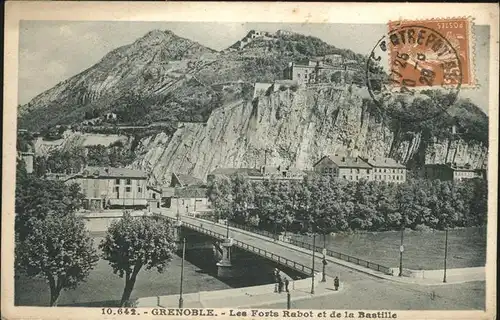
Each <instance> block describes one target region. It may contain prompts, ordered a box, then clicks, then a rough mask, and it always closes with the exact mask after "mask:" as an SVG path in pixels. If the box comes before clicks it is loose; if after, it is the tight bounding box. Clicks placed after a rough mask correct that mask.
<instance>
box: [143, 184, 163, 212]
mask: <svg viewBox="0 0 500 320" xmlns="http://www.w3.org/2000/svg"><path fill="white" fill-rule="evenodd" d="M146 189H147V192H148V196H147V199H148V210H149V211H153V212H154V211H157V209H160V208H161V196H162V190H160V188H156V187H152V186H147V187H146Z"/></svg>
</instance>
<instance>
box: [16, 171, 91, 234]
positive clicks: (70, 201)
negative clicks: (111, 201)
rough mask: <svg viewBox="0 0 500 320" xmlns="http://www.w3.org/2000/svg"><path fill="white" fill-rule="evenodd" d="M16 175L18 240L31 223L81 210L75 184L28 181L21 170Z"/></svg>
mask: <svg viewBox="0 0 500 320" xmlns="http://www.w3.org/2000/svg"><path fill="white" fill-rule="evenodd" d="M17 174H18V179H16V198H15V202H16V204H15V205H16V222H15V228H16V232H17V234H18V236H20V239H21V240H23V238H24V237H25V235H26V234H28V233H29V232H30V230H31V228H32V225H31V224H32V223H33V222H34V219H44V218H46V217H47V216H49V215H53V216H56V217H64V216H66V215H68V214H71V213H73V212H75V211H76V210H78V209H79V208H80V207H81V203H82V200H83V197H84V196H83V194H82V193H81V192H80V187H79V186H78V185H77V184H72V185H69V186H68V185H66V184H65V183H64V182H62V181H57V180H45V179H40V178H37V177H32V176H29V177H28V176H25V175H23V174H22V171H20V170H18V172H17Z"/></svg>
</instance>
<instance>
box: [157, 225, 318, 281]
mask: <svg viewBox="0 0 500 320" xmlns="http://www.w3.org/2000/svg"><path fill="white" fill-rule="evenodd" d="M166 218H167V219H169V220H171V221H175V219H174V218H171V217H166ZM182 225H183V226H186V227H189V228H190V229H193V230H196V231H198V232H201V233H204V234H207V235H209V236H211V237H214V238H216V239H220V240H224V239H226V235H224V234H221V233H218V232H215V231H212V230H208V229H205V228H203V227H200V226H197V225H194V224H191V223H189V222H185V221H183V222H182ZM233 244H235V245H236V246H237V247H239V248H241V249H243V250H246V251H250V252H253V253H255V254H257V255H259V256H261V257H264V258H267V259H269V260H272V261H275V262H277V263H279V264H280V265H284V266H287V267H289V268H291V269H294V270H296V271H298V272H302V273H303V274H306V275H309V274H312V268H311V267H309V266H306V265H303V264H302V263H299V262H296V261H292V260H290V259H287V258H284V257H282V256H279V255H277V254H275V253H272V252H269V251H267V250H264V249H261V248H258V247H255V246H252V245H250V244H247V243H244V242H242V241H239V240H236V239H233Z"/></svg>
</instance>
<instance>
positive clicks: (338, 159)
mask: <svg viewBox="0 0 500 320" xmlns="http://www.w3.org/2000/svg"><path fill="white" fill-rule="evenodd" d="M328 157H329V158H330V159H331V160H332V161H333V162H335V164H336V165H337V166H339V167H340V168H366V169H370V168H371V165H369V164H368V163H366V162H365V161H363V159H361V158H360V157H349V156H344V155H338V154H335V155H331V156H328Z"/></svg>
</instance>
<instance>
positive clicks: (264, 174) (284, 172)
mask: <svg viewBox="0 0 500 320" xmlns="http://www.w3.org/2000/svg"><path fill="white" fill-rule="evenodd" d="M236 175H241V176H243V178H245V179H247V180H251V181H262V180H278V181H290V180H302V179H303V177H304V175H305V173H304V172H303V171H301V170H298V169H296V168H292V167H290V166H277V167H273V166H262V167H261V168H260V170H259V169H256V168H218V169H215V170H214V171H212V172H210V173H209V174H208V176H207V181H208V182H210V181H212V180H213V179H216V178H221V177H225V178H230V177H231V176H236Z"/></svg>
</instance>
